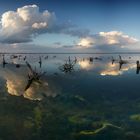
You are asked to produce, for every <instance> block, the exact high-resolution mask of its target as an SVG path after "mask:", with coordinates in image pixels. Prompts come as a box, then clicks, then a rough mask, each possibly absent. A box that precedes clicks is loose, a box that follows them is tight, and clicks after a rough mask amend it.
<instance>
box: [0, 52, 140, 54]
mask: <svg viewBox="0 0 140 140" xmlns="http://www.w3.org/2000/svg"><path fill="white" fill-rule="evenodd" d="M0 54H140V52H0Z"/></svg>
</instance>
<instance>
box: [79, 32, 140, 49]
mask: <svg viewBox="0 0 140 140" xmlns="http://www.w3.org/2000/svg"><path fill="white" fill-rule="evenodd" d="M135 43H138V40H137V39H136V38H133V37H130V36H128V35H126V34H124V33H123V32H119V31H110V32H99V33H98V34H96V35H90V36H87V37H85V38H81V39H80V41H79V42H78V43H77V45H78V46H79V47H81V48H92V47H94V48H96V47H98V48H100V49H102V48H101V46H109V47H111V46H117V48H118V46H119V47H120V48H125V47H127V46H129V45H131V44H135Z"/></svg>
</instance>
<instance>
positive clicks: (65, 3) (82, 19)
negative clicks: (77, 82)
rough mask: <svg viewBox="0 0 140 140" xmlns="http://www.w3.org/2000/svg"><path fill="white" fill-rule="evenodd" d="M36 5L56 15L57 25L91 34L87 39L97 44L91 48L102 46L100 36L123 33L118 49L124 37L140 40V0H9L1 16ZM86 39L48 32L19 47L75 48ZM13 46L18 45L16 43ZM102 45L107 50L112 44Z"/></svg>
mask: <svg viewBox="0 0 140 140" xmlns="http://www.w3.org/2000/svg"><path fill="white" fill-rule="evenodd" d="M33 4H35V5H37V6H38V7H39V9H40V12H43V11H44V10H48V11H49V12H50V13H51V12H54V13H55V18H56V19H55V24H58V25H60V24H61V25H63V24H66V23H68V24H69V25H70V27H69V28H71V26H74V29H73V30H78V31H79V30H89V32H90V33H89V35H85V37H86V38H87V37H90V38H91V37H92V38H93V40H94V41H93V40H92V42H90V43H91V44H94V43H93V42H96V44H99V43H97V38H99V36H100V32H106V33H107V32H112V31H117V32H122V34H121V35H120V34H117V36H118V37H117V41H116V42H117V45H118V44H120V40H121V41H122V38H121V37H123V39H124V38H126V37H125V36H123V35H128V36H129V37H133V38H135V39H137V40H139V39H140V32H139V25H140V18H139V17H140V16H139V14H140V1H138V0H45V1H44V0H5V1H3V2H1V5H0V7H1V8H0V14H1V15H2V14H4V13H5V12H7V11H16V10H17V8H20V7H23V6H27V5H33ZM72 28H73V27H72ZM65 32H66V31H65ZM20 33H21V32H20ZM111 35H112V34H111ZM111 35H110V34H109V36H108V34H107V37H105V39H108V38H110V37H111V39H112V38H113V39H114V35H113V37H112V36H111ZM95 36H96V37H95ZM97 36H98V37H97ZM120 36H121V37H120ZM115 37H116V33H115ZM82 38H83V37H79V36H76V35H71V34H69V33H64V32H63V31H62V32H61V31H59V33H58V32H55V31H54V32H51V33H50V32H49V33H48V32H47V31H46V32H44V33H41V34H40V33H39V35H37V36H36V37H35V38H32V39H31V40H32V41H25V42H26V43H25V42H24V41H23V42H22V41H21V42H20V44H19V45H21V43H25V44H35V45H39V46H45V45H49V46H55V45H56V44H58V42H59V43H61V46H63V45H64V46H72V45H76V44H78V42H79V41H80V40H81V39H82ZM100 38H103V37H100ZM118 38H119V39H118ZM115 39H116V38H115ZM90 40H91V39H90ZM95 40H96V41H95ZM99 40H100V39H98V41H99ZM118 40H119V41H118ZM125 41H126V40H125ZM103 42H104V41H103ZM118 42H119V43H118ZM122 42H123V45H126V44H127V45H128V43H124V41H122ZM129 42H130V41H129ZM8 43H9V42H8ZM12 43H13V44H14V42H12ZM15 43H17V42H15ZM4 44H5V42H4ZM54 44H55V45H54ZM96 44H95V45H96ZM100 45H103V46H105V45H108V44H105V43H104V44H100ZM111 45H113V44H111ZM115 45H116V44H115ZM59 46H60V45H59ZM96 48H97V47H96Z"/></svg>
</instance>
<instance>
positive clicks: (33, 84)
mask: <svg viewBox="0 0 140 140" xmlns="http://www.w3.org/2000/svg"><path fill="white" fill-rule="evenodd" d="M35 74H38V73H37V72H35V71H32V72H31V73H28V70H27V67H26V66H25V65H22V68H20V69H16V68H15V65H12V64H9V65H8V66H7V67H6V68H5V69H1V70H0V76H1V78H3V79H4V80H5V81H6V88H7V92H8V93H9V94H10V95H16V96H23V97H25V98H28V99H31V100H41V99H43V98H44V97H47V96H52V97H55V96H56V95H57V92H56V91H53V92H52V90H51V89H50V87H49V85H48V83H47V81H46V79H45V78H44V79H41V75H43V73H39V74H38V75H35ZM27 76H28V77H27Z"/></svg>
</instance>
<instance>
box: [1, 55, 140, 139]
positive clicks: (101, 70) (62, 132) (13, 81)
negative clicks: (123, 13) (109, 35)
mask: <svg viewBox="0 0 140 140" xmlns="http://www.w3.org/2000/svg"><path fill="white" fill-rule="evenodd" d="M0 58H1V59H0V61H1V65H0V81H1V85H0V91H1V94H0V101H1V102H0V121H1V123H0V130H1V131H0V134H1V135H0V136H1V137H2V139H11V136H12V138H13V139H19V140H21V139H30V140H32V139H33V140H34V139H38V140H40V139H48V140H49V139H51V140H56V139H61V140H65V139H71V140H75V139H78V140H81V139H89V140H93V139H94V140H99V139H107V140H108V139H110V140H118V139H119V140H128V139H135V138H136V139H139V134H140V131H139V130H140V125H139V123H140V115H139V109H140V96H139V91H140V87H139V83H140V77H139V75H137V74H139V70H140V66H139V60H140V55H131V58H130V56H129V55H121V57H120V56H119V55H118V54H117V55H113V54H111V55H101V54H96V55H95V54H77V55H76V54H57V55H56V54H12V55H11V54H5V55H4V56H3V55H1V56H0ZM4 61H5V62H7V64H6V65H5V67H3V62H4ZM124 61H127V62H128V63H124ZM120 63H121V64H122V66H121V68H120ZM60 67H61V69H60ZM136 73H137V74H136ZM4 95H6V97H5V96H4ZM3 96H4V97H5V98H3ZM17 96H18V97H17ZM36 100H37V101H36ZM38 100H39V101H38ZM15 124H16V125H15ZM11 130H13V131H11ZM19 132H20V133H19ZM9 133H10V134H9ZM2 134H3V135H2ZM17 134H18V135H17ZM17 136H18V137H17ZM1 137H0V138H1Z"/></svg>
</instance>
